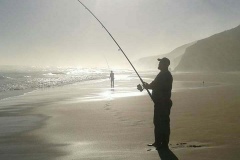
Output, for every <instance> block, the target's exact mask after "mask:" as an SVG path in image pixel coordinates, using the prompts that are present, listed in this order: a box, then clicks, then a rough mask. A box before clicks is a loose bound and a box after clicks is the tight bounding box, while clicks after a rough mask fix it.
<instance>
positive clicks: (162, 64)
mask: <svg viewBox="0 0 240 160" xmlns="http://www.w3.org/2000/svg"><path fill="white" fill-rule="evenodd" d="M158 61H159V64H158V69H159V70H161V71H164V70H168V66H169V65H170V60H169V59H168V58H166V57H164V58H162V59H160V58H158Z"/></svg>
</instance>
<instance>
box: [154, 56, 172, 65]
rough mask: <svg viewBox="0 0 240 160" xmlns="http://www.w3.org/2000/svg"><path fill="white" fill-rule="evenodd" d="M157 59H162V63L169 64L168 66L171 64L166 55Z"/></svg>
mask: <svg viewBox="0 0 240 160" xmlns="http://www.w3.org/2000/svg"><path fill="white" fill-rule="evenodd" d="M157 60H158V61H160V62H161V63H164V64H167V65H168V66H169V65H170V60H169V59H168V58H166V57H163V58H158V59H157Z"/></svg>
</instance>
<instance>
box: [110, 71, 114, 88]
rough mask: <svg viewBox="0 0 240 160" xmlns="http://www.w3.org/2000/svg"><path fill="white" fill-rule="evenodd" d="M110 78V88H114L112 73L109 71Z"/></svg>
mask: <svg viewBox="0 0 240 160" xmlns="http://www.w3.org/2000/svg"><path fill="white" fill-rule="evenodd" d="M110 80H111V88H114V73H113V71H111V73H110Z"/></svg>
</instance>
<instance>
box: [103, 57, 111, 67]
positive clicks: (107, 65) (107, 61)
mask: <svg viewBox="0 0 240 160" xmlns="http://www.w3.org/2000/svg"><path fill="white" fill-rule="evenodd" d="M103 57H104V59H105V61H106V63H107V66H108V70H110V67H109V65H108V61H107V58H106V57H105V55H103Z"/></svg>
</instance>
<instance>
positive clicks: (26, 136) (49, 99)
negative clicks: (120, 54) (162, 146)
mask: <svg viewBox="0 0 240 160" xmlns="http://www.w3.org/2000/svg"><path fill="white" fill-rule="evenodd" d="M154 76H155V75H153V74H143V77H144V80H145V81H147V82H151V80H152V79H153V78H154ZM203 81H204V85H203V83H202V82H203ZM239 81H240V74H239V73H215V74H210V73H201V74H200V73H198V74H197V73H181V74H180V73H176V74H174V85H173V94H172V100H173V107H172V110H171V138H170V145H169V148H170V150H171V151H156V150H152V151H148V150H149V149H151V147H148V146H147V144H148V143H151V142H153V140H154V136H153V124H152V117H153V102H152V101H151V100H150V98H149V97H148V95H147V93H146V91H145V92H139V91H138V90H137V89H136V85H137V84H139V83H140V82H139V80H138V79H137V77H136V76H135V75H134V74H133V75H130V76H128V77H122V78H119V79H118V80H116V86H115V88H114V89H111V88H109V87H110V82H109V80H108V79H103V80H92V81H86V82H80V83H75V84H72V85H66V86H63V87H55V88H50V89H42V90H36V91H33V92H30V93H27V94H25V95H22V96H17V97H12V98H8V99H4V100H2V101H1V102H0V109H1V112H0V119H1V122H0V123H1V125H0V142H1V143H0V159H4V160H12V159H19V160H32V159H34V160H35V159H39V160H40V159H41V160H42V159H49V160H50V159H57V160H70V159H71V160H78V159H81V160H125V159H129V160H159V159H162V160H168V159H172V160H175V159H180V160H213V159H216V160H226V159H228V160H238V159H239V158H240V153H239V150H240V136H239V135H240V128H239V122H240V118H239V117H240V108H239V105H240V86H239Z"/></svg>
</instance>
